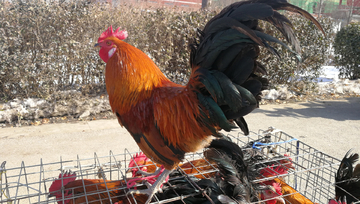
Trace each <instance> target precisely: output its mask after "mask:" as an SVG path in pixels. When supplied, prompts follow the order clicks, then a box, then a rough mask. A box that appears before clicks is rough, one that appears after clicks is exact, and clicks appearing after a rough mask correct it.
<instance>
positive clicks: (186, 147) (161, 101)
mask: <svg viewBox="0 0 360 204" xmlns="http://www.w3.org/2000/svg"><path fill="white" fill-rule="evenodd" d="M277 10H288V11H292V12H297V13H299V14H301V15H303V16H305V17H306V18H308V19H310V20H311V21H312V22H313V23H314V24H315V25H316V26H317V27H318V28H319V29H320V30H321V31H322V32H323V33H324V31H323V29H322V28H321V25H320V24H319V23H318V22H317V21H316V20H315V19H314V18H313V17H312V16H311V15H310V14H309V13H308V12H306V11H304V10H303V9H301V8H298V7H296V6H294V5H291V4H289V3H288V2H286V0H249V1H241V2H237V3H234V4H231V5H230V6H228V7H226V8H225V9H223V10H222V11H221V12H220V13H219V14H218V15H216V16H215V17H214V18H212V19H211V20H210V21H209V22H208V23H207V24H206V26H205V28H204V29H203V30H202V31H200V32H199V39H198V40H196V41H195V42H194V43H193V44H192V45H191V54H190V66H191V69H192V71H191V75H190V79H189V82H188V84H187V85H186V86H182V85H179V84H176V83H173V82H171V81H170V80H169V79H168V78H167V77H166V76H165V75H164V74H163V73H162V72H161V71H160V69H159V68H158V67H157V66H156V65H155V63H154V62H153V61H152V60H151V59H150V58H149V57H148V56H147V55H146V54H145V53H143V52H142V51H141V50H139V49H137V48H135V47H133V46H132V45H130V44H128V43H126V42H124V41H123V40H124V39H125V38H126V37H127V36H128V34H127V32H126V31H125V30H120V28H118V29H117V30H116V31H115V32H114V31H113V29H112V27H111V26H110V27H109V28H108V29H107V30H106V31H105V32H103V33H102V34H101V36H100V37H99V39H98V43H97V44H96V45H95V46H97V47H100V51H99V56H100V58H101V59H102V60H103V61H104V62H105V63H106V71H105V83H106V89H107V92H108V94H109V101H110V106H111V109H112V111H113V112H114V113H115V114H116V116H117V119H118V122H119V123H120V125H122V126H124V127H125V128H126V129H127V130H128V131H129V133H130V134H131V135H132V137H133V138H134V140H135V141H136V143H137V144H138V146H139V147H140V149H141V150H142V151H143V152H144V153H145V155H146V156H147V157H149V158H151V159H152V160H153V161H155V162H156V163H158V164H161V165H162V166H161V168H159V169H158V170H157V171H156V172H155V173H154V174H156V175H158V179H157V181H156V182H155V183H154V184H153V185H151V186H150V185H149V188H148V189H146V190H142V191H139V190H136V191H131V192H130V193H145V194H148V195H149V200H148V202H150V201H151V198H152V196H153V195H154V193H155V192H157V191H159V190H160V186H161V185H162V183H163V182H164V181H165V179H166V177H167V176H168V175H169V174H170V173H171V171H172V170H173V169H174V167H176V166H177V165H178V164H179V163H180V162H181V161H182V160H183V159H184V155H185V153H186V152H194V151H197V150H198V149H200V148H202V147H204V146H205V145H206V144H208V143H209V141H210V138H211V137H209V136H211V135H213V136H218V137H219V136H221V134H219V132H218V131H219V130H220V129H223V130H225V131H230V130H232V129H233V128H236V127H237V126H236V125H235V123H236V124H237V125H238V126H239V127H240V128H241V129H242V130H243V131H244V132H245V134H248V128H247V124H246V122H245V120H244V118H243V117H244V116H245V115H247V114H248V113H250V112H251V111H252V110H254V109H255V108H256V107H258V101H259V100H260V92H261V90H263V89H264V88H266V86H267V84H268V82H267V79H266V78H264V77H262V76H261V75H262V74H265V73H266V70H265V68H264V66H262V65H261V64H260V63H259V62H258V61H257V60H256V59H257V57H258V55H259V52H260V49H259V46H263V47H266V48H268V50H270V51H271V52H272V53H274V54H277V52H276V50H275V48H273V47H271V46H270V45H269V44H268V42H275V43H279V44H281V45H284V46H285V47H286V48H288V47H287V46H286V45H285V44H284V43H283V42H281V41H280V40H278V39H276V38H274V37H272V36H270V35H267V34H265V33H263V32H262V31H261V28H259V26H258V21H259V20H265V21H268V22H270V23H272V24H273V25H274V26H275V27H276V28H277V29H278V30H279V31H280V32H281V33H283V34H284V36H285V39H287V40H288V41H290V42H291V43H293V44H294V45H295V47H296V48H297V47H298V46H297V44H298V42H297V40H296V38H295V35H294V32H293V31H292V28H291V27H292V25H291V22H290V21H289V20H288V19H287V18H286V17H285V16H283V15H282V14H280V13H279V12H277ZM288 49H290V48H288ZM296 50H297V51H299V48H297V49H296Z"/></svg>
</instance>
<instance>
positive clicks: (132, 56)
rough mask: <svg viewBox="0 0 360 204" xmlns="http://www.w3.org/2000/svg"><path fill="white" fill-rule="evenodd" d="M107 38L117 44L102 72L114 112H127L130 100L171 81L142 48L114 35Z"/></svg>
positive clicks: (141, 98)
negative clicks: (104, 71)
mask: <svg viewBox="0 0 360 204" xmlns="http://www.w3.org/2000/svg"><path fill="white" fill-rule="evenodd" d="M107 39H109V40H111V41H113V42H114V44H115V45H116V46H117V50H116V53H115V54H114V55H113V57H111V58H110V59H109V61H108V62H107V65H106V73H105V74H106V77H105V80H106V88H107V92H108V94H109V101H110V105H111V107H112V109H113V111H114V112H118V113H119V114H120V115H121V114H123V113H126V112H128V111H130V109H131V107H132V105H133V104H136V103H137V102H138V101H142V100H145V99H147V98H149V97H150V96H151V93H152V92H151V91H152V90H153V89H154V88H155V87H159V86H164V85H165V84H168V83H172V82H171V81H170V80H169V79H168V78H166V77H165V75H164V74H163V73H162V72H161V71H160V69H159V68H158V67H157V66H156V65H155V63H154V62H153V61H152V60H151V59H150V58H149V57H148V56H147V55H146V54H144V53H143V52H142V51H140V50H139V49H137V48H135V47H133V46H131V45H129V44H128V43H126V42H123V41H121V40H119V39H117V38H116V37H109V38H107ZM114 104H117V105H116V107H115V105H114ZM115 108H116V110H115Z"/></svg>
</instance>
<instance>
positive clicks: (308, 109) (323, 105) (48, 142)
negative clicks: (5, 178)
mask: <svg viewBox="0 0 360 204" xmlns="http://www.w3.org/2000/svg"><path fill="white" fill-rule="evenodd" d="M245 119H246V120H247V122H248V124H249V128H250V129H251V130H252V131H255V132H257V130H258V129H267V128H268V127H269V126H274V127H276V128H278V129H281V130H283V131H284V132H286V133H288V134H289V135H291V136H294V137H296V138H298V139H300V140H301V141H303V142H305V143H307V144H309V145H310V146H312V147H314V148H316V149H318V150H320V151H323V152H325V153H327V154H329V155H331V156H335V157H336V158H339V159H340V158H342V157H343V156H344V155H345V153H346V152H347V151H348V150H349V149H350V148H355V150H356V151H357V152H360V137H359V136H360V133H359V132H360V98H348V99H343V100H336V101H316V102H307V103H294V104H282V105H262V106H261V107H260V109H256V110H255V111H254V112H253V113H251V114H249V115H248V116H246V118H245ZM124 148H128V149H130V150H132V151H137V150H138V147H137V145H136V144H135V142H134V141H133V139H132V138H131V136H130V135H129V134H128V133H127V131H126V130H125V129H124V128H121V127H120V126H119V125H118V123H117V120H97V121H90V122H77V123H64V124H47V125H41V126H29V127H19V128H2V129H0V162H1V161H4V160H5V161H7V165H6V167H7V168H11V167H18V166H20V164H21V161H24V162H25V164H27V165H30V164H39V162H40V158H42V159H43V163H50V162H58V161H59V160H60V157H62V159H63V160H67V159H76V156H77V155H79V157H80V158H91V157H93V155H94V152H96V153H97V155H99V156H105V155H109V151H110V150H112V151H113V152H114V153H116V154H119V153H123V152H124Z"/></svg>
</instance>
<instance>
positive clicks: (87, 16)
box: [0, 0, 332, 101]
mask: <svg viewBox="0 0 360 204" xmlns="http://www.w3.org/2000/svg"><path fill="white" fill-rule="evenodd" d="M0 7H1V8H2V10H1V11H0V18H1V19H3V20H2V21H1V22H0V36H1V37H0V100H2V101H7V100H11V99H13V98H16V97H18V98H28V97H38V98H47V97H49V96H50V95H52V94H54V93H56V92H57V91H59V90H70V89H75V90H80V91H81V92H82V94H84V95H89V94H95V95H96V94H99V93H105V85H104V73H103V72H104V67H105V64H104V63H103V62H102V60H101V59H100V58H99V56H98V50H97V49H94V47H93V46H94V44H95V43H96V42H97V38H98V37H99V36H100V34H101V33H102V32H103V31H104V30H105V29H106V28H107V27H108V26H110V25H113V26H114V27H119V26H121V27H122V28H124V29H126V30H128V32H129V37H128V38H127V39H126V41H127V42H129V43H130V44H132V45H134V46H136V47H138V48H139V49H141V50H143V51H144V52H145V53H146V54H148V55H149V56H150V57H151V58H152V59H153V60H154V61H155V63H156V64H157V65H158V66H159V67H160V68H161V69H162V70H163V72H164V73H165V74H166V75H167V76H168V77H169V78H170V79H172V80H173V81H175V82H178V83H182V84H184V83H186V81H187V78H188V76H189V62H188V59H189V53H190V52H189V49H188V44H189V42H190V41H191V40H192V39H193V37H195V36H196V35H195V33H196V29H197V28H200V29H202V28H203V27H204V25H205V23H206V22H207V21H208V20H209V19H210V18H211V17H213V16H214V15H215V14H216V12H215V11H196V12H195V11H194V12H190V11H187V12H185V11H178V10H177V9H176V8H174V9H163V8H153V9H152V8H146V9H145V8H138V7H134V6H133V5H119V6H117V7H112V6H110V5H106V4H94V3H89V2H88V1H77V2H66V1H64V2H61V3H54V2H53V3H51V4H49V3H45V2H43V1H42V0H34V1H27V2H21V1H13V2H12V3H11V4H9V3H0ZM291 18H292V19H291V20H292V21H293V22H294V26H295V29H296V30H297V31H296V32H297V34H298V37H299V38H300V39H301V44H302V47H303V50H302V51H303V53H302V54H303V56H304V58H305V59H304V62H303V63H302V64H301V65H300V66H299V67H298V64H297V63H296V62H295V60H294V57H293V56H292V55H291V54H289V53H288V52H287V51H286V50H285V49H283V48H281V47H279V51H280V55H281V56H285V57H284V58H283V59H282V61H280V60H278V59H275V58H274V57H273V56H270V54H269V53H267V52H265V54H263V55H262V56H261V59H262V60H263V62H264V64H265V65H266V66H267V68H268V70H269V74H270V75H271V76H272V77H271V80H272V82H273V83H289V77H290V76H292V77H294V76H295V74H296V73H297V72H296V68H297V70H300V71H299V72H301V73H303V72H309V73H314V74H311V75H310V76H316V74H318V70H319V67H320V65H321V64H322V63H323V62H324V60H325V59H326V56H327V53H326V51H327V49H328V46H329V44H330V43H331V39H332V38H328V40H324V38H323V37H322V36H321V35H320V34H319V32H316V31H315V30H316V29H315V28H314V26H312V25H311V24H310V23H309V22H308V21H306V20H302V19H301V18H298V17H295V16H291ZM320 21H321V22H322V25H323V26H324V27H325V29H326V30H327V32H328V33H329V34H328V36H331V34H330V33H331V32H330V30H331V22H330V21H329V20H325V19H320ZM264 26H266V29H269V30H270V31H271V32H276V31H274V30H275V29H274V28H273V27H272V28H270V27H269V26H268V25H264ZM299 31H300V32H299ZM276 35H278V34H276Z"/></svg>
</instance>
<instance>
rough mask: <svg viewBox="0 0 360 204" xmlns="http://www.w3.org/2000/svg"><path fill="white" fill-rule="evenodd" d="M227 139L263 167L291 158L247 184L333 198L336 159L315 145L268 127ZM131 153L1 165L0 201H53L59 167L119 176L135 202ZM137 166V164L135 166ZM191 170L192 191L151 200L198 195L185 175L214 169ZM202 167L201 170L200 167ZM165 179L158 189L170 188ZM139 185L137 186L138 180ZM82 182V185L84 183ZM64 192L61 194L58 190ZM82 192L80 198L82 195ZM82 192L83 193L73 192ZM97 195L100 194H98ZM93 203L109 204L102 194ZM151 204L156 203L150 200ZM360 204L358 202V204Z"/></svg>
mask: <svg viewBox="0 0 360 204" xmlns="http://www.w3.org/2000/svg"><path fill="white" fill-rule="evenodd" d="M229 137H230V138H231V139H232V141H233V142H235V143H237V144H238V145H239V146H240V147H242V148H243V150H244V151H247V150H249V151H250V150H251V149H254V148H256V149H259V151H261V152H262V154H263V155H264V156H265V157H266V158H267V159H266V161H263V162H262V161H260V162H259V163H258V164H257V165H259V167H260V168H266V167H267V166H268V162H269V161H271V162H272V163H276V165H283V166H284V165H286V164H284V163H282V162H281V159H279V158H283V157H280V156H284V155H287V158H289V159H290V160H291V162H292V167H293V168H291V169H289V170H288V173H287V174H286V175H274V176H273V177H267V178H259V179H256V180H253V181H252V182H253V183H261V182H264V181H266V180H271V179H275V178H281V179H282V180H283V181H284V182H286V184H288V185H289V186H291V187H292V188H293V189H295V190H296V191H297V193H300V194H302V195H303V196H305V197H306V198H308V199H310V200H311V201H312V202H314V203H327V202H328V200H329V199H331V198H334V197H335V178H334V176H335V173H336V171H337V169H338V167H339V164H340V160H338V159H336V158H333V157H331V156H329V155H327V154H325V153H323V152H320V151H318V150H316V149H315V148H313V147H311V146H309V145H307V144H305V143H303V142H301V141H299V140H297V139H296V138H294V137H292V136H290V135H288V134H286V133H284V132H282V131H280V130H277V129H274V128H269V129H268V130H266V131H263V130H259V132H258V133H255V132H251V133H250V136H244V135H242V134H240V133H239V134H238V135H237V136H232V135H229ZM135 153H137V152H130V151H128V150H127V149H125V150H124V152H123V153H118V154H115V153H114V152H112V151H110V153H109V155H108V156H101V157H100V156H98V155H97V154H96V153H95V154H94V157H93V158H87V159H82V158H80V157H79V156H77V159H75V160H68V161H62V160H60V161H58V162H53V163H42V162H40V164H36V165H29V166H27V165H26V164H25V163H24V162H22V163H21V165H20V166H19V167H16V168H11V169H6V165H3V166H1V167H0V174H1V176H0V203H11V204H16V203H56V202H57V200H56V199H55V198H54V197H49V187H50V185H51V184H52V182H53V181H54V180H55V179H57V178H59V174H60V173H61V172H65V171H71V172H76V174H77V179H102V181H103V182H105V183H106V182H110V181H116V180H123V181H124V182H122V183H121V185H119V186H117V190H121V191H122V193H120V194H117V195H116V196H117V197H124V198H125V197H126V200H127V202H128V203H137V201H136V200H135V198H134V197H133V195H126V192H127V191H128V190H129V189H127V187H126V184H125V182H126V181H128V178H129V177H131V174H129V173H126V170H127V169H128V164H129V162H130V160H131V159H132V158H133V155H134V154H135ZM197 159H204V156H203V153H202V152H197V153H191V154H187V155H186V156H185V160H184V162H183V163H187V162H190V164H191V165H192V163H191V161H195V160H197ZM141 167H142V166H139V167H138V168H141ZM191 168H193V169H196V172H195V173H191V174H187V175H186V173H184V172H185V171H186V169H184V168H183V169H181V170H180V171H181V172H182V176H183V177H185V179H187V180H188V181H189V183H191V186H193V188H194V193H193V194H189V195H181V194H179V193H177V192H176V190H174V191H175V192H174V193H175V195H177V196H174V197H172V198H167V199H165V200H160V199H159V198H158V197H156V196H155V200H156V201H157V202H159V203H170V202H173V201H174V200H181V199H185V198H187V197H190V196H193V195H195V194H201V193H202V191H201V190H202V189H199V188H198V187H197V186H196V185H194V184H193V182H190V180H189V176H195V175H202V176H203V178H208V177H210V176H209V175H210V174H211V173H213V172H216V171H218V170H217V168H216V167H215V166H213V165H212V164H211V163H209V162H208V163H206V164H204V165H203V166H194V165H192V166H191ZM204 169H207V170H206V171H204ZM170 183H171V182H170V181H169V182H168V183H167V184H168V185H164V188H171V187H172V186H171V185H172V184H170ZM140 185H141V184H140ZM84 186H85V183H84ZM111 190H114V189H108V188H106V189H103V190H101V189H99V191H97V192H87V191H86V188H85V187H84V192H85V194H86V195H98V194H99V193H106V194H107V195H108V197H111V199H113V197H114V195H110V193H109V192H110V191H111ZM63 195H64V194H63ZM86 195H85V196H86ZM77 196H83V197H84V195H77ZM289 196H291V195H289V194H288V195H283V198H284V199H285V200H287V201H288V203H291V202H290V201H289V199H288V198H289ZM63 198H64V197H63ZM99 199H100V198H99ZM96 203H112V201H111V200H109V199H108V198H106V199H103V198H102V200H100V201H98V202H96ZM155 203H156V202H155ZM359 203H360V202H359Z"/></svg>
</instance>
